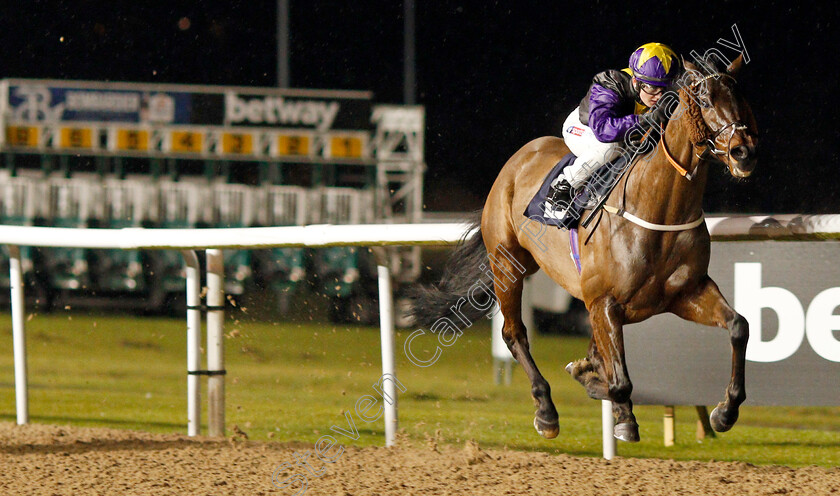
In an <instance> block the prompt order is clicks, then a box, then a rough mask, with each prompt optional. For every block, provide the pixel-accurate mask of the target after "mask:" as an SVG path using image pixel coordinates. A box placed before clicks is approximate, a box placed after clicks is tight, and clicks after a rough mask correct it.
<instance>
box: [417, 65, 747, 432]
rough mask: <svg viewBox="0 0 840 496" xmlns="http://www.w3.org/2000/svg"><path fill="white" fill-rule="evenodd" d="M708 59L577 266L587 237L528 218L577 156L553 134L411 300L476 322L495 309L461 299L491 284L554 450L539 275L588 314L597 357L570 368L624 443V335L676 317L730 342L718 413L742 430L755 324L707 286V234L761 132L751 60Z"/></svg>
mask: <svg viewBox="0 0 840 496" xmlns="http://www.w3.org/2000/svg"><path fill="white" fill-rule="evenodd" d="M697 62H698V64H697V65H695V64H693V63H692V62H690V61H684V72H683V74H684V76H683V78H682V80H683V81H684V82H685V85H683V86H682V87H681V88H679V89H678V92H677V93H675V94H676V95H678V97H679V100H678V107H677V110H676V111H675V112H674V113H673V115H672V117H671V119H670V120H669V121H668V122H667V123H666V125H665V127H664V130H662V131H661V137H660V139H659V142H658V145H659V146H657V147H656V148H654V149H653V150H650V151H648V152H647V153H646V154H643V155H642V156H641V158H639V159H638V160H635V161H634V162H633V163H632V165H631V166H629V167H628V169H627V170H626V172H625V173H624V174H623V175H622V176H621V178H620V179H619V182H618V183H616V184H617V187H615V188H614V189H613V190H612V192H611V193H610V194H609V196H608V199H607V201H606V204H605V206H604V210H606V213H604V211H601V213H600V215H601V216H600V217H599V220H598V222H597V223H595V224H592V225H590V226H589V227H583V226H580V228H579V229H580V232H579V237H572V239H574V240H575V242H576V244H577V245H578V248H579V259H580V269H578V267H577V266H576V264H575V261H574V260H573V259H572V257H570V251H571V250H570V236H572V234H577V233H576V232H575V233H572V232H570V231H568V230H563V229H558V228H553V227H552V228H546V226H545V225H542V224H537V223H536V221H533V220H530V219H528V218H527V217H524V215H523V212H524V211H525V209H526V206H527V205H528V204H529V202H530V200H531V199H532V198H533V197H534V195H535V194H536V192H537V191H538V190H539V188H540V186H541V184H542V182H543V180H544V178H545V177H546V175H547V174H548V172H549V171H550V170H551V169H552V167H553V166H555V164H557V163H558V161H559V160H560V159H561V158H562V157H563V156H564V155H566V154H567V153H569V149H568V147H567V146H566V145H565V143H564V142H563V140H562V139H561V138H558V137H551V136H547V137H541V138H537V139H535V140H533V141H531V142H529V143H527V144H526V145H525V146H523V147H522V148H521V149H519V150H518V151H517V152H516V153H515V154H514V155H513V156H512V157H511V158H510V159H509V160H508V161H507V163H506V164H505V165H504V167H503V168H502V169H501V171H500V172H499V174H498V177H497V178H496V180H495V182H494V184H493V186H492V188H491V190H490V192H489V194H488V196H487V199H486V202H485V205H484V207H483V209H482V210H481V219H480V221H476V222H475V225H474V229H473V233H474V234H472V236H470V237H467V235H465V239H464V240H463V242H462V243H461V244H460V245H459V246H458V247H457V248H456V249H455V251H454V252H453V254H452V255H451V256H450V260H449V262H448V265H447V269H446V273H445V274H444V277H443V279H442V280H441V282H440V283H439V285H438V286H436V287H432V288H422V289H420V290H419V291H417V292H416V293H415V295H414V314H415V316H417V317H418V322H421V323H423V324H425V325H429V324H430V323H431V322H432V319H435V318H437V317H439V316H440V315H443V314H444V313H446V312H447V311H455V312H460V314H461V315H462V316H464V317H466V319H467V320H468V319H470V318H473V319H474V318H480V317H481V316H484V315H486V314H487V310H486V309H487V306H486V305H472V306H470V305H461V306H459V304H458V303H457V302H458V300H459V299H460V300H461V303H463V300H464V298H463V296H464V294H465V291H467V290H468V288H469V287H473V288H474V287H475V286H474V285H473V283H474V282H475V281H477V280H480V279H482V278H484V279H487V278H490V279H491V281H492V289H493V293H494V296H495V299H496V300H497V302H498V304H499V309H500V311H501V313H502V315H503V317H504V326H503V329H502V336H503V338H504V341H505V343H506V344H507V346H508V348H509V349H510V351H511V353H512V354H513V356H514V358H515V359H516V360H517V361H518V362H519V364H521V365H522V367H523V369H524V371H525V373H526V374H527V376H528V379H529V380H530V383H531V395H532V397H533V399H534V404H535V406H536V412H535V417H534V427H535V428H536V430H537V432H538V433H539V434H540V435H542V436H543V437H545V438H547V439H552V438H554V437H556V436H557V435H558V433H559V422H558V415H557V410H556V408H555V406H554V402H553V401H552V399H551V388H550V386H549V384H548V382H547V381H546V380H545V378H544V377H543V376H542V374H541V373H540V371H539V369H538V368H537V365H536V363H534V359H533V358H532V356H531V353H530V347H529V343H528V337H527V334H526V329H525V326H524V324H523V322H522V318H521V299H522V289H523V280H524V278H525V277H527V276H528V275H531V274H533V273H535V272H537V271H538V270H540V269H542V270H544V271H545V272H546V273H547V274H548V276H550V277H551V279H553V280H554V281H555V282H556V283H557V284H559V285H561V286H562V287H563V288H565V289H566V290H567V291H568V292H569V293H570V294H571V295H572V296H574V297H575V298H578V299H580V300H582V301H583V302H584V303H585V305H586V308H587V309H588V311H589V320H590V324H591V328H592V336H591V340H590V343H589V348H588V351H587V356H586V357H585V358H582V359H580V360H577V361H575V362H572V363H569V364H568V365H567V366H566V371H567V372H568V373H569V374H571V375H572V377H574V378H575V379H576V380H577V381H578V382H580V383H581V384H582V385H583V387H584V388H585V390H586V392H587V393H588V395H589V396H590V397H591V398H594V399H605V400H610V401H611V402H612V403H613V416H614V420H615V424H614V430H613V435H614V436H615V437H616V438H617V439H619V440H622V441H627V442H638V441H639V430H638V429H639V428H638V424H637V422H636V418H635V416H634V415H633V403H632V400H631V393H632V391H633V385H632V382H631V380H630V376H629V373H628V370H627V364H626V362H625V354H624V334H623V332H624V331H623V326H624V325H625V324H631V323H635V322H639V321H642V320H645V319H647V318H649V317H651V316H653V315H656V314H660V313H664V312H670V313H673V314H675V315H677V316H679V317H681V318H683V319H686V320H689V321H692V322H696V323H698V324H703V325H707V326H715V327H719V328H723V329H727V330H728V331H729V337H730V344H731V351H732V366H731V378H730V381H729V384H728V385H727V387H726V390H725V397H724V400H723V401H721V402H720V403H719V404H718V405H717V407H716V408H715V409H714V410H713V411H712V413H711V415H710V423H711V426H712V428H713V429H714V430H716V431H718V432H725V431H728V430H729V429H731V428H732V426H733V425H734V424H735V422H736V421H737V419H738V412H739V406H740V405H741V403H743V402H744V400H745V399H746V390H745V384H744V366H745V363H744V362H745V355H746V346H747V340H748V338H749V325H748V323H747V321H746V319H745V318H744V317H743V316H741V315H739V314H738V313H737V312H735V310H734V309H733V308H732V306H731V305H730V304H729V303H728V302H727V301H726V299H725V298H724V296H723V295H722V294H721V292H720V290H719V289H718V286H717V285H716V284H715V282H714V281H713V280H712V279H711V278H710V277H709V275H708V267H709V256H710V236H709V232H708V229H707V228H706V224H705V221H704V220H703V210H702V199H703V193H704V190H705V187H706V181H707V177H708V173H709V169H710V168H711V167H712V166H713V165H714V164H722V165H724V166H725V167H726V168H727V169H728V172H729V173H730V174H731V176H732V177H734V178H736V179H738V180H740V179H743V178H746V177H748V176H750V174H752V172H753V171H754V169H755V166H756V161H757V160H756V145H757V140H758V134H757V128H756V123H755V118H754V116H753V113H752V110H751V108H750V106H749V104H748V103H747V101H746V100H745V99H744V97H743V96H742V95H741V93H740V92H739V89H738V87H737V85H736V77H737V76H738V74H739V72H740V70H741V68H742V65H743V59H742V57H741V56H739V57H738V58H736V59H735V60H734V61H733V62H731V63H729V62H728V61H727V63H728V66H726V67H725V69H724V68H723V65H720V66H718V65H715V64H712V63H707V64H703V63H702V61H700V60H698V61H697ZM706 62H710V61H706ZM698 88H702V89H704V91H696V90H697V89H698ZM695 93H696V94H695ZM675 100H676V98H675ZM475 228H477V230H476V229H475ZM468 233H469V231H468ZM578 270H580V273H578ZM471 285H472V286H471ZM488 286H489V284H488ZM491 296H493V295H491ZM470 301H473V300H470ZM453 304H455V306H452V305H453ZM454 320H455V319H452V321H454ZM461 320H462V321H463V320H464V319H461ZM449 322H451V321H449ZM432 329H433V330H434V328H432ZM459 332H460V331H459ZM652 359H655V358H652Z"/></svg>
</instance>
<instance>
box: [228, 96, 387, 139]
mask: <svg viewBox="0 0 840 496" xmlns="http://www.w3.org/2000/svg"><path fill="white" fill-rule="evenodd" d="M224 105H225V113H224V123H225V125H229V126H260V127H290V128H311V129H313V130H315V131H319V132H324V131H329V130H331V129H344V130H350V129H353V130H366V129H371V123H370V115H371V102H370V100H365V99H357V98H353V99H351V98H313V97H295V96H284V95H254V94H241V93H235V92H228V93H226V94H225V103H224Z"/></svg>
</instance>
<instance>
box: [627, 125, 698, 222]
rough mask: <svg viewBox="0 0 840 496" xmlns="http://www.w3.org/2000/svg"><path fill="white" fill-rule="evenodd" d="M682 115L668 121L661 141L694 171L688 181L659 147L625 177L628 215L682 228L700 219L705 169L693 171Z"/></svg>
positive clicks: (691, 149) (695, 162)
mask: <svg viewBox="0 0 840 496" xmlns="http://www.w3.org/2000/svg"><path fill="white" fill-rule="evenodd" d="M686 117H687V116H685V115H683V117H682V118H680V119H676V120H673V121H671V122H670V123H669V124H668V127H667V129H666V131H665V136H664V138H663V139H664V140H665V142H666V144H667V146H668V151H669V152H670V153H671V156H672V157H674V159H676V161H677V162H678V163H679V164H680V165H681V166H682V167H684V168H686V169H687V170H688V171H689V172H691V171H693V170H694V169H695V168H696V171H695V175H694V177H692V179H691V180H688V179H686V178H685V177H683V176H682V175H680V174H679V173H678V172H677V170H676V168H674V167H673V166H672V165H671V164H670V162H668V158H667V157H666V156H665V152H664V151H663V150H662V145H661V144H658V145H657V146H656V148H655V149H654V151H652V152H651V153H650V154H648V155H647V156H644V157H642V158H641V159H639V162H638V163H637V164H636V166H635V169H636V170H631V171H630V173H629V174H627V175H626V177H625V180H626V181H627V188H626V195H627V197H626V200H625V201H626V209H627V211H628V212H630V213H632V214H634V215H636V216H638V217H641V218H642V219H645V220H647V221H648V222H653V223H657V224H683V223H687V222H691V221H693V220H695V219H697V218H698V217H699V216H700V213H701V211H702V209H703V192H704V190H705V189H706V178H707V168H706V167H703V166H702V164H701V166H700V167H697V165H698V162H699V160H700V159H698V158H697V157H696V156H695V150H694V146H693V145H692V144H691V142H690V141H689V140H688V137H687V136H688V134H687V132H686V131H687V128H686V125H687V123H686V122H685V120H686Z"/></svg>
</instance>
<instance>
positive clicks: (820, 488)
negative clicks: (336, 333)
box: [0, 422, 840, 496]
mask: <svg viewBox="0 0 840 496" xmlns="http://www.w3.org/2000/svg"><path fill="white" fill-rule="evenodd" d="M415 444H418V443H415ZM419 444H422V445H414V446H411V445H409V443H408V442H405V441H401V442H400V443H398V446H396V447H394V448H354V447H345V448H344V452H343V453H342V454H341V455H340V456H339V457H338V458H337V460H336V461H335V462H334V463H330V464H324V463H322V462H320V461H319V460H317V459H315V458H314V455H312V457H310V459H309V464H310V466H311V468H312V469H313V470H315V471H318V470H323V473H322V474H321V475H320V477H315V476H313V475H312V474H308V486H307V488H306V490H305V494H308V495H315V494H329V495H375V494H380V495H386V494H388V495H391V494H400V495H403V494H410V495H414V494H422V495H433V494H452V495H456V494H457V495H461V494H475V495H485V494H488V495H489V494H494V495H495V494H506V495H519V494H521V495H525V494H528V495H533V494H537V495H539V494H554V495H557V494H560V495H575V496H583V495H677V494H692V495H693V494H698V495H699V494H703V495H745V494H762V495H764V494H785V495H800V494H801V495H809V496H810V495H822V494H837V495H840V468H836V467H835V468H831V469H825V468H819V467H806V468H800V469H795V470H794V469H791V468H787V467H777V466H776V467H757V466H753V465H749V464H746V463H725V462H705V463H704V462H678V461H671V460H643V459H629V458H616V459H614V460H611V461H606V460H602V459H597V458H578V457H572V456H566V455H548V454H543V453H523V452H516V451H503V450H484V449H482V448H480V447H479V446H477V445H476V444H475V443H472V442H467V443H466V444H464V445H462V446H437V445H435V444H434V443H425V444H423V443H419ZM335 448H338V446H336V447H335ZM312 449H313V447H312V445H311V444H310V445H306V444H302V443H297V444H289V443H262V442H252V441H246V440H244V439H242V438H240V437H236V436H234V437H232V438H231V439H225V440H210V439H206V438H202V439H198V440H196V439H192V438H188V437H186V436H180V435H160V434H149V433H143V432H135V431H126V430H114V429H102V428H77V427H59V426H52V425H38V424H36V425H27V426H16V425H14V424H13V423H8V422H5V423H0V453H2V454H0V494H3V495H18V494H21V495H29V494H46V495H65V494H66V495H70V494H73V495H79V494H97V495H99V494H143V495H178V496H187V495H228V494H242V495H263V494H295V493H296V492H297V493H298V494H304V492H301V491H300V490H301V489H303V487H302V486H301V484H300V483H299V482H294V484H293V485H291V486H287V487H285V488H283V489H280V488H277V487H275V486H274V485H272V474H273V473H274V472H275V470H276V469H277V468H278V467H279V466H281V465H283V464H284V463H285V464H294V463H295V458H294V455H293V454H294V453H296V452H297V453H298V454H300V453H304V452H305V451H307V450H309V451H310V452H311V451H312ZM336 452H337V451H333V453H336ZM282 473H283V470H277V473H276V475H277V477H278V479H277V480H278V481H280V480H283V479H286V478H288V477H291V476H292V475H293V474H296V473H297V474H305V473H307V472H306V471H305V469H304V468H303V467H301V466H299V465H298V466H294V467H293V468H289V469H287V475H285V476H283V475H282Z"/></svg>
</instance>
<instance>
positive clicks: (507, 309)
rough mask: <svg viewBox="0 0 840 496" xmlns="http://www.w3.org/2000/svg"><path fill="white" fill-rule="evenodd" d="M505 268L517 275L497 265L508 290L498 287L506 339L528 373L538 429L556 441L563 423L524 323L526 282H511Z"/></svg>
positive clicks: (498, 273)
mask: <svg viewBox="0 0 840 496" xmlns="http://www.w3.org/2000/svg"><path fill="white" fill-rule="evenodd" d="M497 259H498V260H499V261H501V262H502V263H504V262H505V261H506V260H507V259H506V258H505V257H497ZM502 269H504V270H506V271H508V273H513V271H512V267H497V266H496V264H493V272H494V273H495V275H496V279H497V280H498V281H502V282H503V283H504V287H503V285H502V284H496V287H495V292H496V297H497V298H498V301H499V308H500V309H501V312H502V316H503V317H504V318H505V323H504V327H502V337H503V338H504V340H505V343H506V344H507V347H508V349H509V350H510V352H511V353H512V354H513V357H514V358H516V361H518V362H519V363H520V364H521V365H522V368H523V369H525V374H527V375H528V379H529V380H530V381H531V396H532V397H533V398H534V404H535V406H536V407H537V411H536V412H535V414H534V415H535V416H534V427H535V428H536V429H537V432H539V433H540V435H541V436H543V437H544V438H546V439H553V438H555V437H557V434H559V433H560V424H559V423H558V419H557V409H556V408H555V407H554V402H553V401H552V400H551V387H550V386H549V385H548V381H546V380H545V378H544V377H543V376H542V374H541V373H540V371H539V369H538V368H537V365H536V364H535V363H534V359H533V358H532V357H531V352H530V346H529V344H528V335H527V333H526V330H525V324H523V323H522V314H521V310H522V283H523V281H522V279H521V278H520V279H517V280H516V281H515V282H510V281H509V279H508V278H507V276H506V274H504V273H503V272H502Z"/></svg>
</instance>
